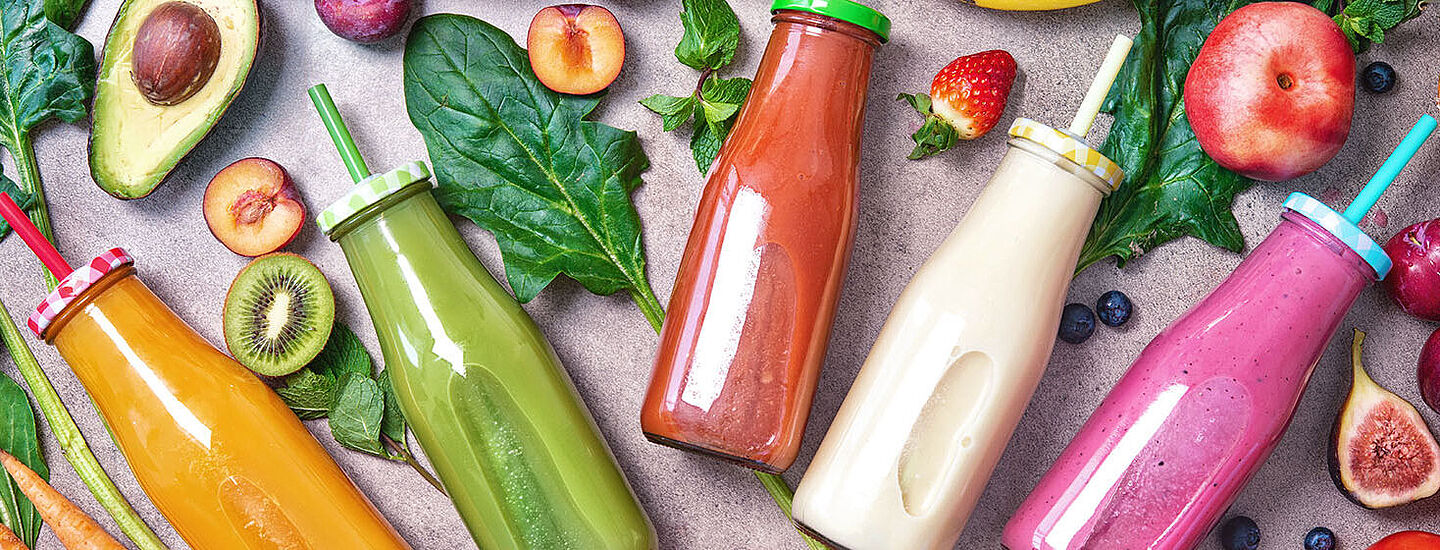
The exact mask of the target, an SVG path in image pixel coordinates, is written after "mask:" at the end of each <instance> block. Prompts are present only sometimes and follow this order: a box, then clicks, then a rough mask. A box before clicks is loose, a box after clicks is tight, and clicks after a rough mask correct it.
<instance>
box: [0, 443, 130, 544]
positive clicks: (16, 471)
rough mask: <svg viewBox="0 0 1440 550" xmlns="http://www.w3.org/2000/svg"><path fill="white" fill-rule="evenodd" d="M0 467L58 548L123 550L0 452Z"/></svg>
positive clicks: (37, 477)
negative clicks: (32, 507)
mask: <svg viewBox="0 0 1440 550" xmlns="http://www.w3.org/2000/svg"><path fill="white" fill-rule="evenodd" d="M0 464H3V465H4V466H5V471H7V472H10V478H11V479H14V480H15V485H16V486H17V487H19V488H20V492H22V493H25V496H26V497H29V498H30V502H31V503H34V504H35V510H36V511H38V512H40V518H41V519H43V520H45V523H48V524H50V530H51V531H54V532H55V536H56V537H57V538H59V539H60V544H63V545H65V548H67V549H68V550H125V547H124V546H121V545H120V543H119V542H116V541H115V539H114V538H113V537H111V536H110V534H109V533H106V532H105V530H104V529H101V528H100V524H98V523H95V520H94V519H91V518H90V516H87V515H85V512H82V511H80V508H79V507H77V506H75V503H73V502H70V501H69V500H68V499H66V498H65V495H62V494H60V492H59V491H56V490H55V488H54V487H51V486H50V484H49V483H45V480H44V479H41V478H40V476H39V474H36V473H35V472H34V471H32V470H31V469H30V468H29V467H27V466H25V464H24V463H21V462H20V460H19V459H17V458H15V457H13V456H10V453H7V452H4V451H0Z"/></svg>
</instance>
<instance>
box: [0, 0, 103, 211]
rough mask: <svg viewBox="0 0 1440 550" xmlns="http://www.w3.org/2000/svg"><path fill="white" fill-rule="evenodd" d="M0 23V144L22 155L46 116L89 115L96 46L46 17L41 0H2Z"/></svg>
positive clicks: (69, 118) (70, 118)
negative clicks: (0, 30)
mask: <svg viewBox="0 0 1440 550" xmlns="http://www.w3.org/2000/svg"><path fill="white" fill-rule="evenodd" d="M0 25H3V29H4V36H3V40H0V144H3V145H4V146H5V148H7V149H9V150H10V152H11V154H16V155H18V153H17V149H19V147H20V146H21V145H22V144H23V143H24V140H25V138H26V134H28V133H29V132H30V129H31V128H34V127H35V125H36V124H39V123H40V122H41V121H43V120H45V119H47V118H50V117H52V116H53V117H57V118H59V119H60V120H63V121H65V122H77V121H79V120H80V119H83V118H85V114H86V104H87V103H88V102H89V101H90V96H91V95H92V94H93V92H94V87H95V49H94V47H93V46H91V45H90V43H89V42H87V41H86V40H85V39H84V38H80V37H79V36H76V35H74V34H71V33H70V32H68V31H66V30H65V29H64V28H62V27H61V26H59V25H57V24H55V23H53V22H51V21H50V20H49V19H46V17H45V5H43V4H42V3H41V2H39V1H38V0H0ZM31 191H33V189H32V190H31Z"/></svg>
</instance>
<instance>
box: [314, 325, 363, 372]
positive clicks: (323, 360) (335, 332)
mask: <svg viewBox="0 0 1440 550" xmlns="http://www.w3.org/2000/svg"><path fill="white" fill-rule="evenodd" d="M306 368H308V369H310V370H312V371H315V373H316V374H321V375H325V376H330V377H333V378H335V379H336V380H340V379H343V378H344V377H345V375H346V374H350V373H353V374H358V375H360V376H364V377H366V378H370V377H371V376H374V374H375V363H374V361H372V360H371V359H370V352H368V351H365V344H364V343H362V342H360V337H359V336H356V335H355V332H354V331H352V330H350V327H347V326H345V325H344V324H343V323H335V325H334V326H333V327H332V328H331V329H330V338H329V339H327V340H326V341H325V347H324V348H323V349H321V350H320V354H319V355H316V356H315V359H313V360H311V361H310V364H309V365H308V366H307V367H306Z"/></svg>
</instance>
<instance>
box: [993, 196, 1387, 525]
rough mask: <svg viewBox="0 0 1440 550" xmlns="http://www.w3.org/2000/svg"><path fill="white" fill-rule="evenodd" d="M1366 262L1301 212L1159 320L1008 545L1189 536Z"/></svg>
mask: <svg viewBox="0 0 1440 550" xmlns="http://www.w3.org/2000/svg"><path fill="white" fill-rule="evenodd" d="M1374 280H1375V272H1374V271H1373V270H1372V269H1371V268H1370V267H1369V266H1368V265H1367V264H1366V263H1365V262H1364V261H1363V260H1362V259H1361V258H1360V257H1359V256H1357V255H1356V254H1355V253H1354V252H1353V251H1351V250H1350V249H1349V248H1347V247H1346V246H1345V245H1344V244H1343V243H1341V242H1340V241H1339V240H1338V239H1336V238H1335V237H1333V236H1332V235H1330V234H1329V233H1328V232H1326V231H1325V230H1324V229H1321V228H1320V227H1319V226H1317V225H1315V223H1314V222H1312V221H1310V220H1309V219H1307V218H1305V217H1304V216H1303V215H1300V214H1296V213H1293V212H1288V211H1287V212H1286V213H1285V215H1284V221H1282V222H1281V223H1280V226H1279V227H1278V228H1276V229H1275V231H1274V232H1272V233H1271V234H1270V236H1269V237H1267V238H1266V239H1265V241H1264V242H1262V243H1261V244H1260V246H1258V247H1256V248H1255V250H1254V251H1253V252H1251V254H1250V256H1249V257H1248V258H1246V259H1245V261H1244V262H1242V263H1241V264H1240V266H1239V267H1238V268H1237V269H1236V270H1235V272H1234V273H1233V274H1231V275H1230V277H1229V278H1228V279H1226V280H1225V282H1223V283H1221V285H1220V286H1219V287H1218V288H1216V289H1215V291H1214V292H1211V293H1210V295H1209V296H1208V297H1206V298H1205V299H1204V300H1202V301H1201V302H1200V303H1199V304H1197V305H1196V306H1195V307H1193V308H1191V309H1190V311H1188V312H1186V313H1185V314H1184V315H1182V316H1181V317H1180V318H1179V319H1177V320H1176V321H1175V322H1174V323H1171V324H1170V326H1169V327H1167V328H1166V329H1165V330H1164V331H1163V332H1161V333H1160V335H1159V336H1157V337H1155V340H1154V341H1152V342H1151V343H1150V345H1149V346H1147V347H1146V348H1145V351H1143V352H1141V354H1140V357H1139V358H1138V359H1136V360H1135V363H1134V364H1133V365H1132V366H1131V367H1130V371H1129V372H1127V373H1126V374H1125V376H1124V377H1123V378H1122V379H1121V380H1120V382H1119V383H1118V384H1117V385H1116V386H1115V389H1114V390H1112V391H1111V392H1110V395H1109V396H1108V397H1106V398H1105V401H1104V402H1103V403H1101V405H1100V408H1099V409H1097V410H1096V411H1095V413H1094V414H1092V415H1091V416H1090V419H1089V421H1087V422H1086V423H1085V426H1084V427H1083V428H1081V429H1080V433H1079V434H1078V435H1076V436H1075V439H1074V440H1072V441H1071V442H1070V445H1069V447H1067V448H1066V449H1065V451H1064V452H1063V453H1061V455H1060V458H1059V459H1058V460H1057V461H1056V462H1055V464H1054V465H1053V466H1051V468H1050V471H1049V472H1047V473H1046V474H1045V476H1044V477H1043V478H1041V480H1040V484H1039V485H1038V486H1037V487H1036V488H1035V490H1034V491H1033V492H1031V493H1030V496H1029V498H1027V499H1026V500H1025V503H1024V504H1022V505H1021V506H1020V509H1019V510H1018V511H1016V513H1015V516H1014V517H1012V518H1011V519H1010V523H1009V524H1008V525H1006V527H1005V533H1004V536H1003V539H1002V541H1003V543H1004V544H1005V546H1006V547H1007V548H1010V549H1011V550H1022V549H1023V550H1040V549H1044V550H1051V549H1054V550H1059V549H1065V550H1075V549H1097V550H1099V549H1121V548H1123V549H1127V550H1139V549H1147V548H1165V549H1186V548H1194V547H1195V546H1196V545H1197V544H1199V542H1200V541H1201V540H1202V539H1203V538H1204V537H1205V535H1206V533H1208V532H1209V531H1210V529H1211V528H1213V527H1214V526H1215V523H1216V522H1217V521H1218V520H1219V519H1220V515H1221V514H1223V513H1224V512H1225V509H1226V508H1228V507H1229V506H1230V504H1231V503H1233V502H1234V500H1235V497H1236V495H1237V494H1238V493H1239V492H1240V489H1241V488H1242V487H1244V485H1245V483H1246V482H1247V481H1249V479H1250V477H1251V476H1252V475H1254V474H1255V471H1256V470H1258V469H1259V468H1260V465H1261V464H1262V463H1263V462H1264V461H1265V458H1266V457H1268V456H1270V452H1271V451H1272V450H1274V448H1275V445H1276V443H1278V442H1279V440H1280V437H1281V435H1283V434H1284V433H1285V428H1286V427H1287V426H1289V424H1290V418H1291V416H1292V415H1293V414H1294V412H1295V407H1296V405H1297V404H1298V403H1299V401H1300V395H1301V393H1302V392H1303V391H1304V389H1305V383H1306V381H1308V380H1309V378H1310V373H1311V371H1312V370H1313V369H1314V367H1315V363H1316V362H1317V361H1319V359H1320V355H1321V353H1322V352H1323V351H1324V349H1325V344H1326V343H1327V342H1328V341H1329V340H1330V337H1331V336H1332V335H1333V334H1334V332H1335V329H1336V327H1337V326H1338V325H1339V323H1340V320H1341V319H1342V318H1344V316H1345V312H1346V311H1348V310H1349V309H1350V305H1351V304H1352V303H1353V302H1354V301H1355V298H1356V297H1357V296H1358V295H1359V294H1360V291H1361V290H1363V289H1364V288H1365V287H1366V286H1367V285H1368V284H1369V283H1370V282H1372V281H1374Z"/></svg>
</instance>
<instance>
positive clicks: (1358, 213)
mask: <svg viewBox="0 0 1440 550" xmlns="http://www.w3.org/2000/svg"><path fill="white" fill-rule="evenodd" d="M1435 124H1436V123H1435V117H1432V116H1430V115H1421V116H1420V121H1419V122H1416V123H1415V127H1414V128H1411V129H1410V133H1409V134H1406V135H1405V139H1404V140H1401V141H1400V146H1399V147H1396V148H1395V152H1394V153H1391V154H1390V158H1388V159H1385V164H1382V165H1380V171H1378V172H1376V173H1375V177H1373V178H1370V183H1367V184H1365V188H1364V189H1361V190H1360V194H1359V195H1358V196H1356V197H1355V200H1354V201H1353V202H1351V203H1350V207H1349V208H1346V209H1345V219H1347V220H1350V223H1354V224H1358V223H1360V220H1362V219H1364V218H1365V214H1366V213H1367V212H1369V211H1370V208H1371V207H1373V206H1375V201H1378V200H1380V195H1382V194H1384V193H1385V189H1387V188H1389V187H1390V184H1391V183H1394V182H1395V178H1396V177H1398V176H1399V175H1400V171H1401V170H1404V169H1405V165H1406V164H1409V163H1410V159H1411V158H1414V157H1415V153H1416V152H1417V151H1419V150H1420V146H1421V145H1424V144H1425V140H1427V139H1430V134H1433V133H1435Z"/></svg>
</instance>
